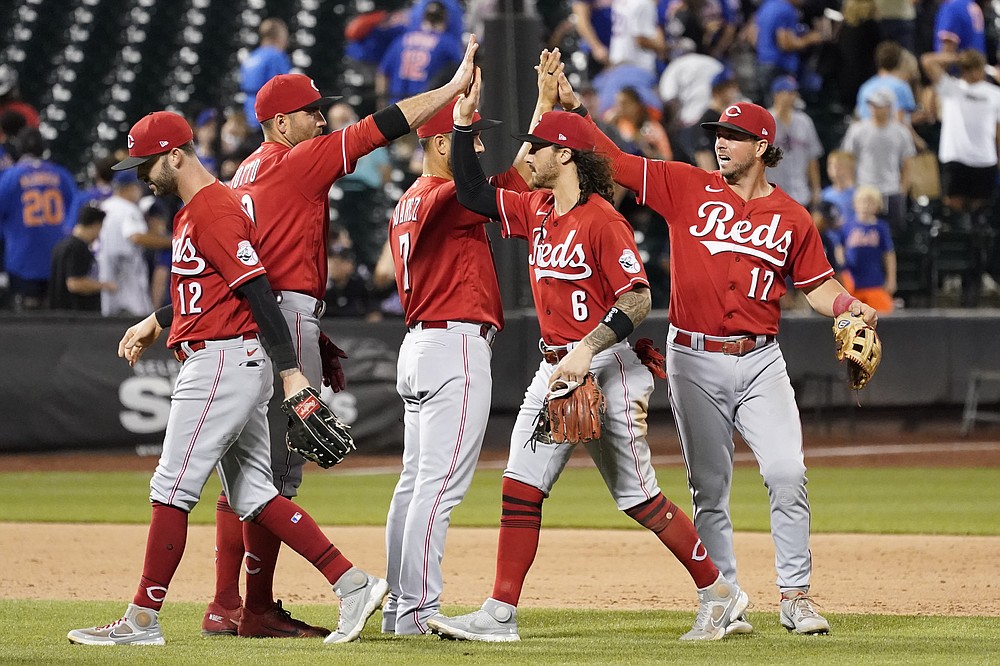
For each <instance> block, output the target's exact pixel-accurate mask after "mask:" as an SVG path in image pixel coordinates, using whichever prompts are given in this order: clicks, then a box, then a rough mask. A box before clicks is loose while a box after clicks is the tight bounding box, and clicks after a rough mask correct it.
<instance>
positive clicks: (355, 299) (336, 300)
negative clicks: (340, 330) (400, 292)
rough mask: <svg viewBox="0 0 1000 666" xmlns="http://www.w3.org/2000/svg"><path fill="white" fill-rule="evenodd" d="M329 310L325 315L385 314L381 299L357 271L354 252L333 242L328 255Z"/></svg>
mask: <svg viewBox="0 0 1000 666" xmlns="http://www.w3.org/2000/svg"><path fill="white" fill-rule="evenodd" d="M326 257H327V258H326V265H327V279H326V296H324V300H325V302H326V314H324V316H325V317H366V318H369V319H370V320H377V319H379V318H381V313H379V309H378V302H377V301H376V300H375V299H374V298H373V297H372V294H371V289H370V288H369V287H368V284H367V283H366V282H365V280H364V278H362V277H361V276H360V275H359V274H358V271H357V264H356V263H355V260H354V252H353V251H352V250H351V249H350V248H348V247H343V246H340V245H331V247H330V249H329V251H328V252H327V255H326Z"/></svg>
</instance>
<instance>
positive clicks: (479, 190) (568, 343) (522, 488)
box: [427, 65, 747, 642]
mask: <svg viewBox="0 0 1000 666" xmlns="http://www.w3.org/2000/svg"><path fill="white" fill-rule="evenodd" d="M549 71H552V70H548V71H547V72H546V75H547V76H548V75H549V74H548V72H549ZM560 71H561V65H560ZM479 87H480V80H479V74H478V72H477V74H476V77H475V78H474V80H473V84H472V88H471V90H470V92H469V95H468V96H467V97H465V96H463V97H462V98H460V99H459V103H458V104H457V105H456V107H455V115H454V120H455V130H454V137H453V139H452V142H453V145H452V168H453V170H454V173H455V183H456V188H457V195H458V201H459V203H461V204H462V205H463V206H465V207H466V208H469V209H470V210H472V211H474V212H476V213H478V214H480V215H485V216H487V217H489V218H491V219H496V220H498V221H499V222H500V228H501V233H502V234H503V236H504V237H508V238H509V237H516V238H524V239H527V240H528V242H529V255H528V267H529V271H530V274H531V278H532V280H531V286H532V294H533V296H534V301H535V309H536V312H537V314H538V321H539V325H540V327H541V333H542V338H541V341H540V343H539V347H540V349H541V352H542V361H541V363H540V364H539V366H538V371H537V372H536V373H535V376H534V379H533V380H532V382H531V384H530V385H529V386H528V389H527V391H526V392H525V396H524V402H523V403H522V404H521V409H520V411H519V413H518V416H517V420H516V422H515V424H514V430H513V432H512V433H511V440H510V457H509V459H508V461H507V469H506V470H505V471H504V478H503V486H502V493H503V498H502V504H501V518H500V539H499V545H498V549H497V569H496V578H495V579H494V585H493V594H492V595H491V596H490V598H488V599H487V600H486V602H485V603H484V604H483V606H482V608H481V609H480V610H478V611H475V612H474V613H470V614H468V615H462V616H459V617H453V618H449V617H446V616H443V615H438V616H435V617H432V618H430V619H429V620H428V621H427V626H428V627H430V629H431V630H432V631H433V632H435V633H438V634H441V635H442V636H445V637H449V638H457V639H464V640H475V641H489V642H500V641H517V640H520V636H519V635H518V629H517V604H518V601H519V598H520V595H521V588H522V586H523V584H524V579H525V576H526V575H527V573H528V569H529V568H530V567H531V564H532V562H533V560H534V557H535V552H536V550H537V548H538V537H539V530H540V528H541V518H542V502H543V500H544V499H545V498H546V497H547V496H548V494H549V492H550V490H551V489H552V486H553V485H554V484H555V482H556V480H557V479H558V478H559V474H560V473H561V472H562V470H563V468H564V467H565V465H566V462H567V461H568V460H569V457H570V455H571V454H572V452H573V446H571V445H569V444H547V443H537V442H533V431H534V422H535V419H536V418H537V417H538V414H539V411H540V410H541V409H542V404H543V400H544V398H545V396H546V393H547V391H548V390H549V389H550V388H551V387H552V386H553V384H554V383H555V382H557V381H558V380H566V381H571V382H572V381H580V380H582V379H583V378H584V376H585V375H586V374H587V373H588V372H593V373H594V375H595V376H596V378H597V381H598V383H599V384H600V385H601V386H602V387H603V389H604V391H605V397H606V400H607V417H606V422H605V424H604V431H603V435H602V437H601V439H600V440H595V441H592V442H588V443H587V444H586V447H587V451H588V453H590V455H591V457H592V458H593V460H594V463H595V464H596V465H597V467H598V469H599V470H600V472H601V476H602V477H603V478H604V481H605V483H606V484H607V486H608V490H610V491H611V494H612V496H613V497H614V499H615V501H616V503H617V505H618V508H619V509H621V510H622V511H624V512H625V513H626V514H628V515H629V516H630V517H632V518H633V519H634V520H636V521H637V522H638V523H639V524H640V525H643V526H644V527H646V528H648V529H649V530H651V531H652V532H653V533H654V534H656V536H657V537H658V538H659V539H660V540H661V541H662V542H663V543H664V545H666V546H667V547H668V548H669V549H670V550H671V552H673V553H674V555H675V556H676V557H677V559H678V560H679V561H680V562H681V564H682V565H684V567H685V568H686V569H687V570H688V572H689V573H690V574H691V577H692V578H693V579H694V581H695V584H696V585H697V587H698V588H699V589H698V596H699V599H700V608H699V611H698V614H697V618H696V620H695V624H694V627H693V628H692V629H691V631H689V632H688V633H686V634H685V635H684V636H682V638H683V639H684V640H712V639H718V638H722V637H723V636H724V635H725V628H726V626H727V625H728V624H729V622H731V621H732V620H734V619H735V618H736V617H738V616H739V615H740V614H741V613H742V612H743V610H744V609H745V608H746V605H747V596H746V593H744V592H743V591H742V590H740V589H739V588H738V587H737V586H736V585H735V584H732V583H730V582H729V581H727V580H726V579H725V578H723V577H722V575H721V574H720V573H719V570H718V569H717V568H716V566H715V565H714V564H713V563H712V560H711V559H710V558H709V557H708V555H707V553H705V549H704V548H703V547H702V545H701V542H700V540H699V539H698V535H697V534H696V533H695V531H694V526H693V525H692V524H691V521H690V520H689V519H688V518H687V516H685V515H684V513H683V512H682V511H681V510H680V509H679V508H678V507H677V506H676V505H675V504H674V503H673V502H671V501H670V500H668V499H667V498H666V497H664V495H663V494H662V493H661V492H660V489H659V486H658V485H657V482H656V475H655V472H654V470H653V467H652V465H651V464H650V453H649V446H648V445H647V443H646V408H647V405H648V404H649V396H650V394H651V393H652V390H653V378H652V375H651V374H650V372H649V371H648V370H647V369H646V367H645V366H644V365H643V363H642V362H641V361H640V360H639V358H638V357H637V356H636V354H635V352H634V351H633V350H632V348H631V347H630V346H629V344H628V341H627V337H628V334H629V333H630V332H631V331H632V329H633V327H634V326H635V325H636V324H638V323H640V322H641V321H642V320H643V319H644V318H645V317H646V315H647V313H648V312H649V307H650V297H649V285H648V281H647V279H646V275H645V270H644V269H643V266H642V264H641V263H640V261H639V259H638V250H637V249H636V247H635V240H634V238H633V234H632V230H631V227H629V225H628V222H626V221H625V219H624V218H623V217H622V216H621V215H620V214H619V213H618V212H617V211H615V209H614V207H613V206H612V205H611V203H610V201H611V198H612V188H613V186H612V182H611V174H610V168H609V166H608V164H607V161H606V160H605V159H604V158H602V157H600V156H599V155H597V154H596V153H595V152H594V139H593V132H592V131H591V128H590V126H589V125H588V123H587V122H586V121H585V120H584V119H583V118H581V117H580V116H577V115H574V114H570V113H566V112H563V111H551V112H548V113H545V114H543V115H542V116H541V118H540V119H539V121H538V124H537V125H536V126H535V127H534V129H533V130H532V131H531V133H530V134H522V135H519V136H517V137H516V138H518V139H520V140H522V141H526V142H528V143H529V144H530V148H529V150H528V152H527V154H526V156H525V158H524V159H525V162H526V164H527V166H528V168H529V170H530V172H531V180H532V186H533V187H535V188H536V189H535V190H534V191H533V192H526V191H524V190H526V189H527V188H526V186H525V184H524V183H523V182H522V183H520V185H521V187H520V188H518V189H519V190H520V191H518V190H513V189H498V188H495V187H493V186H492V185H490V184H489V183H488V182H487V181H486V179H485V177H484V176H483V172H482V169H481V167H480V166H479V163H478V160H477V159H476V157H475V154H474V149H473V140H474V136H473V133H472V132H471V129H470V126H471V122H472V118H473V116H472V112H473V109H474V108H475V107H476V104H477V102H478V99H479Z"/></svg>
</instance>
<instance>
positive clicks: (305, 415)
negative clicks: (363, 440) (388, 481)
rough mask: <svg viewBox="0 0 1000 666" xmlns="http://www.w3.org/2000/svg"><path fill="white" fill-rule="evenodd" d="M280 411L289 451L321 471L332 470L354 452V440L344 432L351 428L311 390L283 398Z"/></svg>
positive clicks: (303, 390) (306, 389)
mask: <svg viewBox="0 0 1000 666" xmlns="http://www.w3.org/2000/svg"><path fill="white" fill-rule="evenodd" d="M281 410H282V411H283V412H285V414H287V415H288V432H287V433H286V434H285V444H286V445H287V446H288V450H289V451H294V452H295V453H298V454H299V455H301V456H302V457H303V458H305V459H306V460H311V461H313V462H314V463H316V464H317V465H319V466H320V467H323V468H324V469H325V468H327V467H333V466H334V465H336V464H337V463H339V462H340V461H342V460H343V459H344V456H346V455H347V454H348V453H350V452H351V451H354V439H353V438H352V437H351V435H350V433H348V432H347V431H348V430H349V429H350V426H348V425H345V424H344V423H342V422H341V421H340V419H338V418H337V415H336V414H334V413H333V410H331V409H330V408H329V407H328V406H327V404H326V403H325V402H323V401H322V400H321V399H320V397H319V392H318V391H317V390H316V389H314V388H313V387H312V386H307V387H306V388H304V389H302V390H301V391H299V392H298V393H296V394H295V395H293V396H292V397H290V398H286V399H285V401H284V402H282V403H281Z"/></svg>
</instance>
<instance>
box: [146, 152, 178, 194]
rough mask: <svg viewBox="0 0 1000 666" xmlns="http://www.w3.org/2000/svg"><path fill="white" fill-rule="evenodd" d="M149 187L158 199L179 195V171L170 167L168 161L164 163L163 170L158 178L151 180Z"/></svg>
mask: <svg viewBox="0 0 1000 666" xmlns="http://www.w3.org/2000/svg"><path fill="white" fill-rule="evenodd" d="M149 186H150V188H152V190H153V194H155V195H156V196H158V197H166V196H170V195H171V194H177V169H175V168H173V167H172V166H170V163H169V162H167V161H166V160H164V161H163V168H161V169H160V174H159V175H158V176H157V177H156V178H150V179H149Z"/></svg>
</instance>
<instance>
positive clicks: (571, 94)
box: [558, 72, 583, 111]
mask: <svg viewBox="0 0 1000 666" xmlns="http://www.w3.org/2000/svg"><path fill="white" fill-rule="evenodd" d="M558 79H559V81H558V83H559V103H560V104H561V105H562V108H564V109H566V110H567V111H572V110H573V109H575V108H577V107H578V106H580V104H582V103H583V102H581V101H580V96H579V95H577V94H576V91H575V90H573V86H572V85H570V82H569V79H568V78H566V73H565V72H562V73H560V74H559V76H558Z"/></svg>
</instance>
